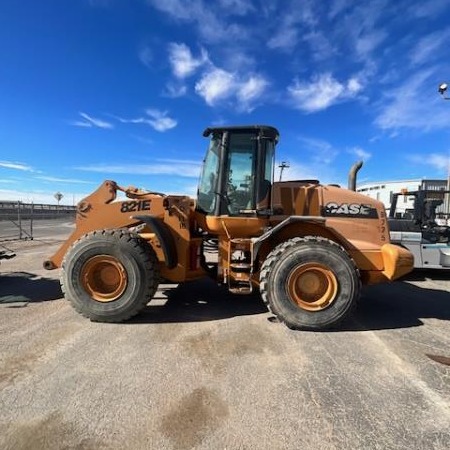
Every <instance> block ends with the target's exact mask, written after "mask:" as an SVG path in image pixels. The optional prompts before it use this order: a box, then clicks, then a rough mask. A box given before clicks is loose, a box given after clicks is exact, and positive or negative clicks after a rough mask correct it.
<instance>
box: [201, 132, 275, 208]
mask: <svg viewBox="0 0 450 450" xmlns="http://www.w3.org/2000/svg"><path fill="white" fill-rule="evenodd" d="M203 136H205V137H211V141H210V144H209V148H208V151H207V153H206V157H205V159H204V162H203V169H202V174H201V177H200V182H199V187H198V191H197V210H198V211H199V212H201V213H203V214H206V215H211V216H223V215H228V216H249V215H256V214H258V215H264V214H268V211H269V209H270V191H271V186H272V183H273V170H274V157H275V145H276V144H277V142H278V138H279V133H278V131H277V130H276V129H275V128H273V127H270V126H263V125H249V126H239V127H214V128H207V129H206V130H205V131H204V133H203Z"/></svg>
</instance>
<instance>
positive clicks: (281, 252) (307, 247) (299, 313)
mask: <svg viewBox="0 0 450 450" xmlns="http://www.w3.org/2000/svg"><path fill="white" fill-rule="evenodd" d="M260 291H261V295H262V298H263V300H264V302H265V303H266V305H267V306H268V308H269V310H270V311H271V312H272V313H273V314H274V315H275V316H276V317H277V318H278V319H279V320H280V321H281V322H284V323H285V324H286V325H287V326H288V327H289V328H293V329H302V330H325V329H328V328H331V327H333V326H335V325H337V324H338V323H339V322H341V321H342V320H343V319H344V318H345V317H346V316H347V315H348V314H349V313H350V311H351V310H352V308H353V306H354V305H355V303H356V301H357V300H358V298H359V296H360V292H361V280H360V276H359V271H358V269H357V267H356V266H355V263H354V262H353V260H352V259H351V258H350V257H349V255H348V254H347V252H346V251H345V250H344V249H343V248H342V247H341V246H340V245H338V244H336V243H335V242H333V241H331V240H329V239H325V238H322V237H315V236H307V237H304V238H293V239H290V240H288V241H286V242H284V243H282V244H280V245H278V246H277V247H275V249H274V250H273V251H272V252H270V253H269V255H268V257H267V259H266V260H265V261H264V263H263V265H262V267H261V276H260Z"/></svg>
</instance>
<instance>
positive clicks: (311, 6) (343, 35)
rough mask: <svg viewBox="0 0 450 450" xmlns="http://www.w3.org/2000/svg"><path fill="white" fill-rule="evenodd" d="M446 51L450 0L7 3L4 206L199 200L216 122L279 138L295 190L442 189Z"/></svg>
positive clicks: (1, 23) (449, 156) (1, 33)
mask: <svg viewBox="0 0 450 450" xmlns="http://www.w3.org/2000/svg"><path fill="white" fill-rule="evenodd" d="M449 42H450V2H448V0H420V1H417V0H396V1H393V0H366V1H354V0H329V1H320V0H215V1H207V0H40V1H36V0H21V1H17V0H2V2H1V5H0V58H1V59H0V200H20V201H23V202H34V203H56V199H55V193H57V192H60V193H61V194H62V195H63V198H62V200H61V204H68V205H72V204H75V203H76V202H78V201H79V200H81V199H82V198H83V197H84V196H85V195H87V194H89V193H90V192H92V191H93V190H95V189H96V188H97V187H98V186H99V185H100V184H101V183H102V182H103V180H106V179H110V180H115V181H116V182H117V183H118V184H119V185H121V186H129V185H133V186H137V187H141V188H145V189H149V190H154V191H159V192H166V193H172V194H186V195H192V196H195V192H196V186H197V183H198V177H199V173H200V167H201V162H202V160H203V157H204V154H205V151H206V148H207V145H208V141H207V139H205V138H204V137H202V132H203V130H204V129H205V128H206V127H208V126H219V125H222V126H223V125H246V124H265V125H272V126H275V127H276V128H277V129H278V130H279V132H280V142H279V144H278V147H277V157H276V162H277V165H278V164H280V163H281V161H286V162H288V163H289V166H290V167H289V168H288V169H285V170H284V172H283V179H284V180H288V179H302V178H303V179H305V178H306V179H311V178H313V179H319V180H320V181H321V182H322V183H338V184H341V185H343V186H346V184H347V176H348V171H349V169H350V167H351V166H352V164H353V163H354V162H356V161H358V160H363V161H364V166H363V168H362V169H361V170H360V172H359V174H358V183H360V184H361V183H368V182H376V181H389V180H408V179H417V178H428V179H434V178H438V179H445V178H446V177H447V174H448V172H449V160H450V128H449V124H450V101H445V100H443V98H442V97H441V96H440V95H439V93H438V85H439V84H440V83H442V82H446V81H448V82H450V59H449V48H450V47H449ZM276 177H278V175H277V174H276Z"/></svg>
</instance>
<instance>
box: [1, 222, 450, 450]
mask: <svg viewBox="0 0 450 450" xmlns="http://www.w3.org/2000/svg"><path fill="white" fill-rule="evenodd" d="M35 232H36V236H37V239H35V240H34V241H28V242H22V243H17V242H16V243H9V244H8V245H9V246H10V247H13V248H17V256H16V258H14V259H12V260H9V261H4V262H3V263H2V265H1V266H0V272H1V273H0V303H1V305H0V448H2V449H14V450H18V449H33V450H39V449H68V448H71V449H72V448H76V449H158V450H159V449H193V448H195V449H258V450H260V449H270V450H272V449H383V450H384V449H408V450H410V449H448V448H450V366H447V365H444V364H440V363H437V362H435V361H432V360H431V359H429V357H427V354H433V355H438V356H446V357H449V358H450V294H449V292H450V273H439V272H438V273H434V272H427V273H416V274H414V275H413V276H411V277H410V278H409V279H408V280H406V281H403V282H397V283H393V284H390V285H383V286H374V287H370V288H366V289H365V290H364V294H363V298H362V300H361V303H360V305H359V307H358V309H357V311H356V314H355V316H354V318H353V319H352V320H351V321H348V322H347V323H346V324H344V326H343V327H342V328H341V329H340V330H339V331H335V332H326V333H309V332H295V331H290V330H288V329H287V328H286V327H284V326H283V325H280V324H278V323H276V322H274V321H273V320H271V315H270V314H269V313H268V312H267V310H266V309H265V307H264V305H263V303H262V301H261V300H260V298H259V297H258V296H252V297H233V296H231V295H229V294H226V293H225V292H223V291H222V290H220V289H218V288H217V287H216V286H215V285H214V283H212V282H207V281H205V282H196V283H190V284H186V285H184V286H178V287H176V286H168V285H164V286H161V288H160V290H159V292H158V294H157V298H156V299H155V300H154V301H153V302H151V303H150V305H149V306H148V307H147V309H146V310H145V311H144V313H143V314H141V315H140V316H139V317H137V318H136V319H134V320H132V321H131V322H129V323H125V324H98V323H91V322H89V321H88V320H86V319H84V318H83V317H81V316H79V315H78V314H76V313H75V311H74V310H72V308H71V307H70V305H69V304H68V303H67V302H66V301H65V300H63V299H62V298H61V291H60V288H59V283H58V277H59V272H58V271H52V272H47V271H45V270H43V269H42V261H43V260H44V259H45V257H46V256H48V255H50V254H52V252H53V251H54V250H55V249H56V248H57V245H58V242H59V241H61V240H62V239H63V238H64V237H65V236H66V235H67V233H68V232H70V224H58V226H55V227H51V225H49V224H47V225H45V224H44V223H43V224H41V226H40V227H38V229H36V230H35Z"/></svg>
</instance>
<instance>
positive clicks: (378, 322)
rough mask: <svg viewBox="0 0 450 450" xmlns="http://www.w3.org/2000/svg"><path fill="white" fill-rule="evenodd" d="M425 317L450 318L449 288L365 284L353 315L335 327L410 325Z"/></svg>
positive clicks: (371, 327)
mask: <svg viewBox="0 0 450 450" xmlns="http://www.w3.org/2000/svg"><path fill="white" fill-rule="evenodd" d="M408 279H410V278H408ZM421 319H439V320H450V294H449V292H448V291H445V290H438V289H426V288H423V287H417V286H415V285H414V284H411V283H408V282H406V281H397V282H394V283H391V284H389V285H386V284H385V285H382V284H381V285H374V286H367V287H365V288H364V289H363V295H362V297H361V300H360V302H359V304H358V305H357V308H356V310H355V312H354V314H353V316H352V317H350V318H349V319H348V320H347V321H345V322H344V323H343V324H342V325H341V326H340V327H339V329H337V330H335V331H368V330H389V329H397V328H410V327H417V326H421V325H423V322H422V320H421Z"/></svg>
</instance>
